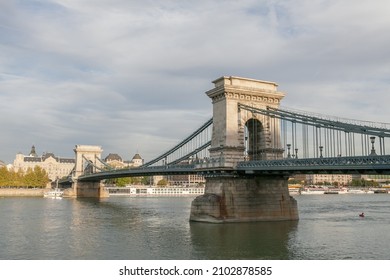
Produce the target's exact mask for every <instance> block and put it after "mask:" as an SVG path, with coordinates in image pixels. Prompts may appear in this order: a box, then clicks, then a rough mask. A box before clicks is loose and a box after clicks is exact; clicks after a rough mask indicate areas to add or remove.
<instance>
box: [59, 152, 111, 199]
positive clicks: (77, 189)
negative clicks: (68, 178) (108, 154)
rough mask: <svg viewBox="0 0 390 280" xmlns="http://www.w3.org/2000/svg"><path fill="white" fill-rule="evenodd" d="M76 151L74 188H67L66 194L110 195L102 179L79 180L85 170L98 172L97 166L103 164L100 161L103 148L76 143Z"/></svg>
mask: <svg viewBox="0 0 390 280" xmlns="http://www.w3.org/2000/svg"><path fill="white" fill-rule="evenodd" d="M74 152H75V156H76V164H75V170H74V173H73V176H72V181H73V183H72V188H71V189H68V190H66V192H65V193H64V195H65V196H68V197H90V198H101V197H108V192H107V191H106V190H105V189H104V188H103V184H102V183H101V182H100V181H91V182H90V181H85V182H84V181H80V180H79V177H80V176H81V175H84V173H85V172H91V173H93V172H96V169H97V167H99V166H101V165H102V163H101V162H100V161H99V159H100V158H101V155H102V152H103V150H102V148H101V147H100V146H91V145H76V147H75V149H74Z"/></svg>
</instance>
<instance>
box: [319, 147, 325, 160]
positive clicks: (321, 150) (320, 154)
mask: <svg viewBox="0 0 390 280" xmlns="http://www.w3.org/2000/svg"><path fill="white" fill-rule="evenodd" d="M319 148H320V158H323V156H322V149H323V148H324V147H323V146H319Z"/></svg>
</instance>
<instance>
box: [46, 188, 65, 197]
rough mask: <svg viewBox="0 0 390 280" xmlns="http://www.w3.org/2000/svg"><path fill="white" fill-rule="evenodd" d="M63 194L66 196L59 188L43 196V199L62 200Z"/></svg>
mask: <svg viewBox="0 0 390 280" xmlns="http://www.w3.org/2000/svg"><path fill="white" fill-rule="evenodd" d="M63 194H64V192H63V191H61V190H60V189H58V188H55V189H54V190H51V191H48V192H45V193H44V194H43V197H47V198H53V199H61V198H62V196H63Z"/></svg>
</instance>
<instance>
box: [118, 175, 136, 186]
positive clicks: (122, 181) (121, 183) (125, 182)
mask: <svg viewBox="0 0 390 280" xmlns="http://www.w3.org/2000/svg"><path fill="white" fill-rule="evenodd" d="M131 181H132V180H131V178H130V177H124V178H117V179H116V180H115V184H116V186H117V187H124V186H126V185H130V184H131Z"/></svg>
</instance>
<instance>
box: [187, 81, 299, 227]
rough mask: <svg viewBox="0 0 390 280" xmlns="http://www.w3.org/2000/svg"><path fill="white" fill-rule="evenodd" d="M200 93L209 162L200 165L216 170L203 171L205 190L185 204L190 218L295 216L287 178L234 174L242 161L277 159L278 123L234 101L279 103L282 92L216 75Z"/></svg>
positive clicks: (246, 219) (260, 105)
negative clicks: (206, 110) (209, 129)
mask: <svg viewBox="0 0 390 280" xmlns="http://www.w3.org/2000/svg"><path fill="white" fill-rule="evenodd" d="M213 83H214V85H215V87H214V88H213V89H211V90H209V91H207V92H206V94H207V95H208V96H209V97H210V98H211V99H212V102H213V133H212V140H211V148H210V158H211V161H210V162H211V165H212V166H211V165H210V164H209V163H206V165H207V166H203V165H200V166H199V168H200V169H202V168H203V169H205V170H207V169H208V168H210V170H211V171H213V170H218V169H220V171H221V172H220V173H218V172H216V173H213V172H211V173H210V175H209V176H207V175H206V188H205V193H204V195H202V196H198V197H197V198H195V200H194V201H193V202H192V204H191V215H190V220H191V221H197V222H211V223H224V222H249V221H250V222H253V221H282V220H297V219H298V208H297V203H296V201H295V199H294V198H292V197H290V195H289V192H288V177H286V176H281V175H269V176H264V175H263V176H258V175H256V174H238V173H237V172H235V171H234V170H235V167H236V165H237V163H238V162H240V161H244V160H247V159H249V160H267V159H279V158H281V157H282V154H283V149H282V148H281V143H280V121H279V120H278V119H271V118H269V117H267V116H263V115H255V114H253V113H251V112H248V111H245V112H244V110H240V106H239V104H243V105H247V106H251V107H257V108H262V109H265V108H266V107H267V106H270V107H274V108H277V107H279V104H280V101H281V99H282V98H283V97H284V96H285V95H284V94H283V93H281V92H279V91H277V84H275V83H273V82H265V81H259V80H253V79H247V78H239V77H221V78H219V79H217V80H215V81H214V82H213Z"/></svg>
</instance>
